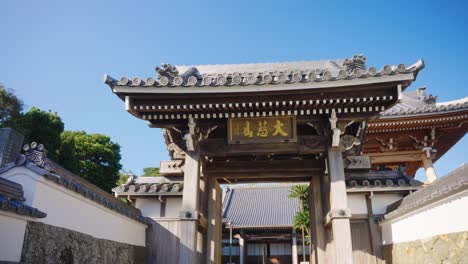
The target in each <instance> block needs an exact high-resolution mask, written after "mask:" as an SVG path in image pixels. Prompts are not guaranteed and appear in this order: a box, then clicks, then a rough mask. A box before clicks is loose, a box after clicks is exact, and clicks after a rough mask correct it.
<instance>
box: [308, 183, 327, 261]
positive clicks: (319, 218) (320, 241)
mask: <svg viewBox="0 0 468 264" xmlns="http://www.w3.org/2000/svg"><path fill="white" fill-rule="evenodd" d="M320 178H321V177H312V180H311V181H310V184H309V208H310V230H311V238H312V243H313V246H314V256H313V259H312V260H311V261H312V263H314V264H322V263H325V262H326V254H325V250H326V238H325V227H324V225H323V208H322V194H321V181H320Z"/></svg>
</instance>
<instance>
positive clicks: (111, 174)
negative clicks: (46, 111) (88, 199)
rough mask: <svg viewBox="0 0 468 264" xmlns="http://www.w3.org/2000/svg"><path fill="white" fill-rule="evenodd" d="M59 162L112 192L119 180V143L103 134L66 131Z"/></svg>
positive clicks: (63, 136)
mask: <svg viewBox="0 0 468 264" xmlns="http://www.w3.org/2000/svg"><path fill="white" fill-rule="evenodd" d="M61 141H62V144H61V147H60V150H59V154H60V155H59V158H58V160H57V161H58V163H59V164H61V165H62V166H64V167H65V168H67V169H69V170H70V171H72V172H74V173H76V174H78V175H80V176H81V177H83V178H85V179H87V180H88V181H90V182H92V183H94V184H95V185H97V186H99V187H100V188H101V189H103V190H105V191H108V192H111V190H112V188H113V187H115V183H116V182H117V180H118V179H119V170H120V169H121V168H122V165H121V164H120V159H121V155H120V146H119V144H117V143H114V142H112V141H111V139H110V138H109V137H108V136H106V135H103V134H86V132H84V131H65V132H63V133H62V135H61Z"/></svg>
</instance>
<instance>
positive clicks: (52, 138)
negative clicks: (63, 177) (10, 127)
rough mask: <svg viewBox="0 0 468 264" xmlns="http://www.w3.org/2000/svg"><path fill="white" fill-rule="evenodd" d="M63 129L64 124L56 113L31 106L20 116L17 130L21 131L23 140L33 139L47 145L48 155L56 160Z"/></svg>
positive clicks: (30, 140)
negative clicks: (19, 125) (19, 124)
mask: <svg viewBox="0 0 468 264" xmlns="http://www.w3.org/2000/svg"><path fill="white" fill-rule="evenodd" d="M63 129H64V124H63V122H62V119H61V118H60V116H58V115H57V113H52V112H50V111H48V112H46V111H43V110H40V109H37V108H35V107H32V108H31V109H30V110H29V111H28V112H26V113H25V114H24V115H23V116H22V117H21V128H20V129H19V131H20V132H22V133H23V135H24V141H25V142H33V141H35V142H38V143H41V144H44V146H46V147H47V150H48V156H49V157H50V158H51V159H52V160H57V158H58V150H59V148H60V145H61V139H60V135H61V134H62V132H63Z"/></svg>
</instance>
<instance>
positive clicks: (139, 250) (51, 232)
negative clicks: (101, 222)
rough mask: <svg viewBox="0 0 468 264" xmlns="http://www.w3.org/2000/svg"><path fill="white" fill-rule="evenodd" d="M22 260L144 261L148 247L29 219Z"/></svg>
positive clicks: (51, 263) (89, 263) (37, 263)
mask: <svg viewBox="0 0 468 264" xmlns="http://www.w3.org/2000/svg"><path fill="white" fill-rule="evenodd" d="M21 262H22V263H34V264H40V263H47V264H54V263H57V264H59V263H60V264H67V263H86V264H98V263H109V264H111V263H112V264H113V263H135V264H137V263H138V264H139V263H145V247H142V246H134V245H129V244H124V243H119V242H115V241H111V240H105V239H98V238H95V237H92V236H90V235H86V234H83V233H80V232H76V231H72V230H68V229H66V228H60V227H55V226H50V225H46V224H43V223H39V222H28V224H27V226H26V233H25V237H24V243H23V251H22V254H21Z"/></svg>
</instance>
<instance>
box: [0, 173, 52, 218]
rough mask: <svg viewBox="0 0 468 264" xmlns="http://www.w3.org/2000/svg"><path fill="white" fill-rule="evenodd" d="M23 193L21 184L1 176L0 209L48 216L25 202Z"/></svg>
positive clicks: (32, 215)
mask: <svg viewBox="0 0 468 264" xmlns="http://www.w3.org/2000/svg"><path fill="white" fill-rule="evenodd" d="M23 194H24V192H23V186H21V184H19V183H16V182H12V181H9V180H7V179H4V178H0V210H2V211H9V212H12V213H15V214H19V215H25V216H30V217H34V218H44V217H46V215H47V214H46V213H44V212H41V211H39V210H38V209H37V208H34V207H31V206H28V205H26V204H24V201H26V199H25V198H24V196H23Z"/></svg>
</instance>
